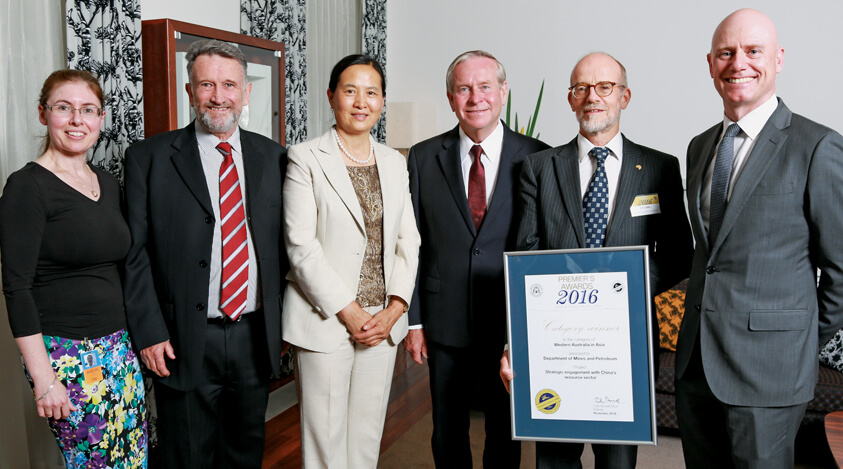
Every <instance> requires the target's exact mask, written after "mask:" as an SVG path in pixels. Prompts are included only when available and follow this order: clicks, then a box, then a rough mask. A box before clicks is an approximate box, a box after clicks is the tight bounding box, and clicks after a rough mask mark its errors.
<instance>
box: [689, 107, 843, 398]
mask: <svg viewBox="0 0 843 469" xmlns="http://www.w3.org/2000/svg"><path fill="white" fill-rule="evenodd" d="M721 130H722V124H717V125H715V126H714V127H712V128H710V129H708V130H707V131H705V132H704V133H702V134H700V135H698V136H697V137H695V138H694V139H693V140H692V141H691V144H690V146H689V147H688V168H687V169H688V208H689V213H690V218H691V225H692V227H693V231H694V237H695V238H696V240H697V246H696V251H695V253H694V261H693V267H692V269H691V277H690V281H689V284H688V294H687V297H686V301H685V317H684V319H683V321H682V326H681V327H680V329H679V341H678V344H677V351H676V352H677V355H676V374H677V377H680V378H681V376H682V374H683V373H684V372H685V369H686V367H687V364H688V360H689V358H690V356H691V352H692V350H693V347H694V342H695V340H696V338H697V337H698V336H699V338H700V339H701V341H700V347H701V352H702V363H703V367H704V369H705V376H706V379H707V381H708V384H709V386H710V387H711V390H712V391H713V392H714V395H715V396H716V397H717V398H718V399H719V400H720V401H722V402H725V403H727V404H731V405H738V406H754V407H770V406H773V407H775V406H789V405H795V404H799V403H803V402H807V401H809V400H810V399H811V398H812V397H813V393H814V385H815V384H816V381H817V366H818V358H817V352H818V349H819V347H820V346H821V345H823V344H824V343H825V342H826V341H827V340H828V339H829V338H830V337H831V336H832V335H833V334H834V333H835V332H837V330H838V329H840V327H841V326H843V246H841V243H840V236H841V233H843V207H841V201H843V138H841V136H840V134H838V133H837V132H834V131H833V130H831V129H829V128H827V127H824V126H822V125H819V124H817V123H815V122H812V121H810V120H808V119H805V118H804V117H802V116H799V115H797V114H793V113H792V112H790V110H789V109H788V108H787V107H786V106H785V105H784V103H783V102H782V101H781V100H779V105H778V108H777V109H776V111H775V112H774V113H773V115H772V116H771V117H770V119H769V120H768V121H767V124H766V125H765V126H764V128H763V129H762V130H761V133H760V134H759V135H758V138H757V140H756V143H755V146H754V148H753V149H752V152H751V153H750V154H749V156H748V157H747V160H746V163H745V165H744V168H743V170H742V172H741V174H740V177H739V178H738V180H737V181H736V182H735V185H734V189H733V191H732V196H731V197H730V199H729V202H728V205H727V207H726V212H725V214H724V216H723V225H722V228H721V229H720V233H719V235H718V238H717V239H716V240H714V242H713V244H712V245H709V243H708V238H707V234H706V229H705V227H704V226H703V220H702V216H701V215H700V208H699V207H700V191H701V190H702V185H703V179H704V178H705V172H706V168H708V165H709V164H710V162H711V159H712V158H713V156H714V152H715V146H716V145H717V140H718V139H719V136H720V132H721ZM817 268H819V269H821V270H822V271H823V274H822V277H821V278H820V281H819V288H817V279H816V271H817Z"/></svg>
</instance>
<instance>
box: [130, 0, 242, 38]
mask: <svg viewBox="0 0 843 469" xmlns="http://www.w3.org/2000/svg"><path fill="white" fill-rule="evenodd" d="M160 18H169V19H173V20H178V21H184V22H185V23H193V24H198V25H202V26H207V27H209V28H216V29H222V30H223V31H230V32H232V33H239V32H240V1H239V0H141V20H155V19H160Z"/></svg>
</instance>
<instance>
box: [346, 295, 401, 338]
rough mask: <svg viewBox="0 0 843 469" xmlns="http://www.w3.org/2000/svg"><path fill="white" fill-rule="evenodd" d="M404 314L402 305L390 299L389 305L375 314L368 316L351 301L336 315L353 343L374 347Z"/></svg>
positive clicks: (398, 301)
mask: <svg viewBox="0 0 843 469" xmlns="http://www.w3.org/2000/svg"><path fill="white" fill-rule="evenodd" d="M402 314H404V303H403V302H402V301H401V300H399V299H397V298H392V299H390V301H389V305H388V306H387V307H386V308H384V309H383V311H380V312H378V313H377V314H374V315H372V314H369V313H368V312H366V310H365V309H363V308H362V307H361V306H360V305H359V304H358V303H357V302H356V301H352V302H351V303H349V304H348V305H347V306H346V307H345V308H343V309H342V310H340V312H339V313H337V316H338V317H339V318H340V320H341V321H342V322H343V324H345V328H346V329H348V333H349V335H351V338H352V339H353V340H354V342H356V343H358V344H360V345H365V346H366V347H374V346H376V345H378V344H380V343H381V342H383V341H384V340H385V339H386V338H387V337H389V333H390V332H391V331H392V326H394V325H395V322H396V321H398V318H400V317H401V315H402Z"/></svg>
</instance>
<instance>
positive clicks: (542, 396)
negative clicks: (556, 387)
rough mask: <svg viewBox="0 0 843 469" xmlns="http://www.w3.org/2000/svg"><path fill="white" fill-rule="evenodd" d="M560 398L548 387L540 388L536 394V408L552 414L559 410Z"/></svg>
mask: <svg viewBox="0 0 843 469" xmlns="http://www.w3.org/2000/svg"><path fill="white" fill-rule="evenodd" d="M561 401H562V398H560V397H559V395H558V394H556V393H555V392H553V391H552V390H550V389H542V390H541V391H539V393H538V394H536V409H539V412H542V413H545V414H552V413H554V412H556V411H557V410H559V403H560V402H561Z"/></svg>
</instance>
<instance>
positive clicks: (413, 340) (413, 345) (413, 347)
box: [404, 329, 427, 365]
mask: <svg viewBox="0 0 843 469" xmlns="http://www.w3.org/2000/svg"><path fill="white" fill-rule="evenodd" d="M404 348H405V349H407V350H408V351H409V352H410V353H411V354H412V355H413V360H414V361H415V362H416V363H418V364H419V365H421V364H423V363H424V362H423V361H422V357H424V358H427V339H425V338H424V329H410V330H409V331H407V337H404Z"/></svg>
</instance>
